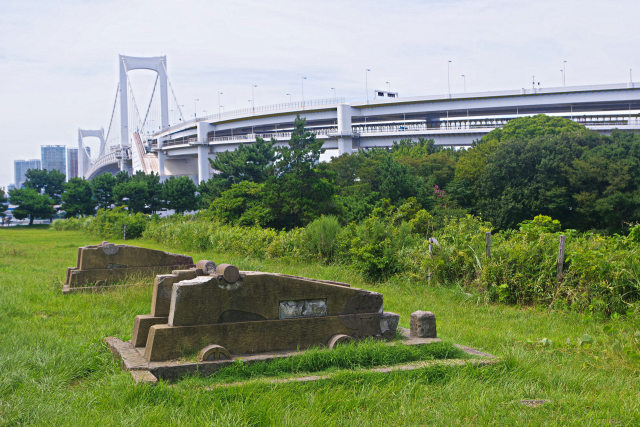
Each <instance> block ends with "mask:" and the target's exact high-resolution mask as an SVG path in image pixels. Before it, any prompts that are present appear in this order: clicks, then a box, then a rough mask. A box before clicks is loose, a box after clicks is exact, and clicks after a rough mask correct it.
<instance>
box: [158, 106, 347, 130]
mask: <svg viewBox="0 0 640 427" xmlns="http://www.w3.org/2000/svg"><path fill="white" fill-rule="evenodd" d="M344 102H345V98H322V99H310V100H307V101H297V102H285V103H280V104H270V105H260V106H257V107H248V108H239V109H236V110H230V111H225V112H221V113H214V114H209V115H206V116H202V117H196V118H194V119H191V120H185V121H184V122H181V123H174V124H173V125H171V126H170V127H169V128H168V129H164V130H163V131H162V132H166V131H167V130H171V129H174V128H177V127H183V126H189V125H193V124H196V123H198V122H202V121H222V120H228V119H235V118H239V117H251V116H255V115H256V114H263V113H276V112H286V111H300V110H306V109H312V108H317V107H325V106H332V105H338V104H341V103H344Z"/></svg>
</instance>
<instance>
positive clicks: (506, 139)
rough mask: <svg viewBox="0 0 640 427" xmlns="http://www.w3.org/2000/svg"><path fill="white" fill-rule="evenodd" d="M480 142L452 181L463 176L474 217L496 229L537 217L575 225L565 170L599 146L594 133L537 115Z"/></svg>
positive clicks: (562, 121) (568, 180)
mask: <svg viewBox="0 0 640 427" xmlns="http://www.w3.org/2000/svg"><path fill="white" fill-rule="evenodd" d="M485 138H486V140H485ZM485 138H483V141H481V142H480V143H479V144H478V146H477V147H475V148H472V149H471V150H470V153H468V154H467V155H465V156H464V157H463V158H461V159H460V161H459V162H458V169H457V170H456V178H460V177H463V179H464V180H465V183H466V184H465V185H466V186H468V187H469V188H471V189H472V194H473V205H472V206H471V207H470V208H471V209H472V211H474V213H476V214H480V215H481V216H482V217H483V218H484V219H486V220H489V221H490V222H491V223H492V224H494V225H495V226H496V227H498V228H500V229H505V228H513V227H515V226H516V225H517V224H519V223H520V222H522V221H524V220H526V219H529V218H533V217H535V216H536V215H540V214H543V215H548V216H551V217H553V218H557V219H558V220H560V222H561V223H562V224H564V225H565V226H568V227H573V226H575V225H576V224H577V222H576V215H575V212H574V211H573V209H574V207H575V202H574V201H573V194H574V193H575V188H573V187H572V185H571V182H570V179H569V177H570V174H571V172H570V171H571V169H572V167H573V164H574V162H575V161H576V160H578V159H580V158H581V157H582V155H583V154H584V153H585V152H588V151H589V150H590V149H592V148H593V147H595V146H597V145H599V144H601V143H602V141H601V138H600V136H599V135H598V134H597V133H596V132H592V131H589V130H587V129H586V128H585V127H584V126H581V125H578V124H576V123H573V122H571V121H570V120H567V119H560V118H557V117H547V116H542V115H539V116H535V117H530V118H521V119H516V120H512V121H511V122H509V123H508V124H507V125H506V126H505V127H504V129H502V130H500V132H496V133H495V134H494V133H493V132H491V133H489V134H488V135H486V137H485ZM485 144H486V145H485ZM476 150H477V151H476Z"/></svg>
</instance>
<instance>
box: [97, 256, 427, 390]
mask: <svg viewBox="0 0 640 427" xmlns="http://www.w3.org/2000/svg"><path fill="white" fill-rule="evenodd" d="M150 311H151V312H150V313H149V314H143V315H138V316H136V318H135V320H134V326H133V334H132V338H131V340H130V341H126V342H125V341H122V340H120V339H117V338H113V337H108V338H106V339H105V340H106V342H107V343H108V344H109V347H110V348H111V350H112V352H113V353H114V355H115V356H116V357H119V358H121V359H122V360H123V365H124V367H125V368H126V369H128V370H129V371H131V374H132V375H133V376H134V378H136V381H155V380H156V379H157V378H165V379H176V378H179V377H181V376H183V375H186V374H190V373H194V372H200V373H201V374H204V375H207V374H211V373H214V372H215V371H216V370H218V369H220V368H221V367H223V366H226V365H229V364H230V363H232V362H233V361H234V360H237V359H238V358H241V359H242V360H243V362H244V363H254V362H256V361H264V360H271V359H274V358H280V357H289V356H291V355H293V354H295V353H297V352H299V351H303V350H305V349H308V348H310V347H315V346H327V347H329V348H333V347H335V346H336V345H337V344H339V343H341V342H347V341H351V340H358V339H363V338H367V337H374V338H380V339H392V338H396V337H397V336H396V330H397V329H400V332H401V333H400V335H402V336H403V337H404V338H403V339H404V340H405V341H404V342H405V343H407V344H409V345H422V344H429V343H432V342H436V341H439V340H438V339H437V338H436V335H435V317H434V316H433V314H432V313H430V312H416V313H414V314H417V315H418V316H414V315H412V321H411V331H409V330H405V329H402V328H398V321H399V318H400V316H398V315H397V314H394V313H387V312H384V311H383V297H382V295H381V294H379V293H377V292H370V291H367V290H364V289H357V288H352V287H351V286H349V285H348V284H346V283H340V282H333V281H328V280H316V279H309V278H304V277H297V276H290V275H286V274H277V273H265V272H257V271H239V270H238V268H236V267H235V266H233V265H229V264H221V265H217V266H216V264H215V263H213V262H212V261H207V260H202V261H199V262H198V263H197V264H196V267H195V268H189V269H181V270H174V271H172V272H171V274H159V275H157V276H156V278H155V282H154V285H153V292H152V298H151V310H150ZM414 317H415V319H414ZM150 378H151V379H150Z"/></svg>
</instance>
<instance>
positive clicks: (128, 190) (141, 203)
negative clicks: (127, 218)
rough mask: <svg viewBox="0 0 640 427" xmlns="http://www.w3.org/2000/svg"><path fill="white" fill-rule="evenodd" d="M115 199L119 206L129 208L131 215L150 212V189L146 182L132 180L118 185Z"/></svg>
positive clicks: (114, 189) (115, 190)
mask: <svg viewBox="0 0 640 427" xmlns="http://www.w3.org/2000/svg"><path fill="white" fill-rule="evenodd" d="M113 197H114V198H115V200H116V204H117V205H118V206H127V207H128V208H129V212H131V213H136V212H148V211H149V204H148V201H149V189H148V187H147V184H146V182H144V181H141V180H137V181H136V180H131V181H128V182H123V183H120V184H116V186H115V187H114V188H113Z"/></svg>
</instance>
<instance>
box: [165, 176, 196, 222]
mask: <svg viewBox="0 0 640 427" xmlns="http://www.w3.org/2000/svg"><path fill="white" fill-rule="evenodd" d="M197 189H198V188H197V187H196V185H195V184H194V183H193V181H192V180H191V178H189V177H188V176H181V177H170V178H169V179H167V180H166V181H165V182H163V183H162V191H163V198H164V200H165V202H166V206H167V208H169V209H174V210H175V211H176V212H177V213H179V214H182V213H184V211H192V210H194V209H196V208H197V207H198V200H197V198H196V191H197Z"/></svg>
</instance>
